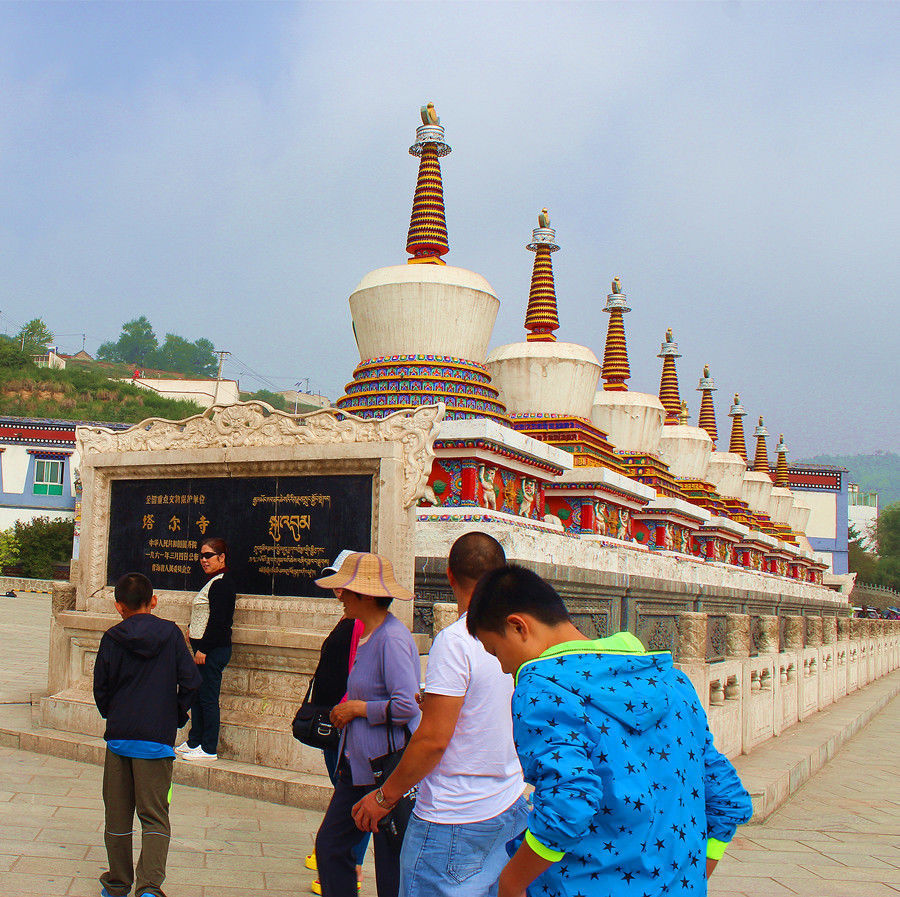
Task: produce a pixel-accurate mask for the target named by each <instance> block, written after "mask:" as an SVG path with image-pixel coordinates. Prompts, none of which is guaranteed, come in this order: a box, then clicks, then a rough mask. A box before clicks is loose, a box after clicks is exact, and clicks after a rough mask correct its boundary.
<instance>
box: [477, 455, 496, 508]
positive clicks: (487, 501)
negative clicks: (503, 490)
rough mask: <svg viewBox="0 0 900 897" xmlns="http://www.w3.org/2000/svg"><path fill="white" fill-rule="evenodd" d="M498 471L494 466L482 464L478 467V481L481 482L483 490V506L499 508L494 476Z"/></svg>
mask: <svg viewBox="0 0 900 897" xmlns="http://www.w3.org/2000/svg"><path fill="white" fill-rule="evenodd" d="M495 474H496V471H495V470H494V468H493V467H488V466H487V465H486V464H481V465H479V467H478V482H479V483H480V484H481V491H482V501H481V504H482V507H485V508H490V509H491V510H493V511H496V510H497V493H496V491H495V490H494V476H495Z"/></svg>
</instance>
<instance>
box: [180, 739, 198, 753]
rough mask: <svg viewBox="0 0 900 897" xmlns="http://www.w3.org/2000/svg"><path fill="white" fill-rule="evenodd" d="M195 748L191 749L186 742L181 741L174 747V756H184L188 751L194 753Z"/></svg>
mask: <svg viewBox="0 0 900 897" xmlns="http://www.w3.org/2000/svg"><path fill="white" fill-rule="evenodd" d="M195 750H196V748H192V747H191V746H190V745H189V744H188V743H187V742H186V741H182V742H181V744H177V745H175V753H176V754H186V753H187V752H188V751H195Z"/></svg>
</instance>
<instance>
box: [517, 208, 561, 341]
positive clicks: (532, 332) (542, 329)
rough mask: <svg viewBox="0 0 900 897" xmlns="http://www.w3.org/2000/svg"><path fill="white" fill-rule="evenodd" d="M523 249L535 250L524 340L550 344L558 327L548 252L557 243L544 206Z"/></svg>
mask: <svg viewBox="0 0 900 897" xmlns="http://www.w3.org/2000/svg"><path fill="white" fill-rule="evenodd" d="M526 248H528V249H530V250H531V251H532V252H533V253H534V268H533V269H532V271H531V290H530V291H529V293H528V311H527V312H526V313H525V329H526V330H527V331H528V336H527V337H526V339H527V340H528V342H538V343H552V342H555V341H556V335H555V334H554V333H553V331H554V330H559V316H558V314H557V311H556V284H555V282H554V280H553V262H552V261H551V260H550V253H551V252H556V250H557V249H559V246H557V244H556V231H555V230H554V229H553V228H552V227H550V213H549V212H548V211H547V210H546V209H541V213H540V215H538V226H537V227H536V228H535V229H534V230H533V231H532V232H531V242H530V243H529V244H528V246H527V247H526Z"/></svg>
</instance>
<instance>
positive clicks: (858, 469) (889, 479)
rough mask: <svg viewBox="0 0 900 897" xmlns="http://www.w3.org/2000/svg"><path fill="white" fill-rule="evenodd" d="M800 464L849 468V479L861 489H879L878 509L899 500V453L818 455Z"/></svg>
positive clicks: (867, 490)
mask: <svg viewBox="0 0 900 897" xmlns="http://www.w3.org/2000/svg"><path fill="white" fill-rule="evenodd" d="M797 463H800V464H804V463H807V464H833V465H835V466H837V467H846V468H847V470H848V471H849V475H850V482H851V483H858V484H859V491H860V492H877V493H878V509H879V510H883V509H884V508H886V507H887V506H888V505H890V504H893V503H894V502H895V501H900V455H897V454H895V453H894V452H875V453H874V454H872V455H816V457H815V458H806V459H804V460H803V461H800V462H797Z"/></svg>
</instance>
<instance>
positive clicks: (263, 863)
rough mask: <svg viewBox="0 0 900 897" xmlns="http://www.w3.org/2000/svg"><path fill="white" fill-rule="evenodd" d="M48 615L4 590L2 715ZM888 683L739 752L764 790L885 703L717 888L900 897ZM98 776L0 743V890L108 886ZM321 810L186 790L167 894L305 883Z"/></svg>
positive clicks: (176, 815) (16, 693)
mask: <svg viewBox="0 0 900 897" xmlns="http://www.w3.org/2000/svg"><path fill="white" fill-rule="evenodd" d="M49 614H50V601H49V598H47V597H46V596H44V597H40V598H28V597H22V598H19V599H5V598H0V633H2V634H3V653H2V654H0V722H3V720H4V719H5V720H6V721H7V722H8V721H10V720H12V719H14V718H19V719H20V720H21V718H22V717H23V716H25V717H30V706H29V701H30V696H31V695H32V694H36V693H38V694H39V693H43V692H44V691H45V688H46V683H45V681H44V679H45V676H46V660H45V653H46V646H47V639H46V635H47V626H48V625H49ZM888 679H890V680H893V681H892V682H891V681H887V680H882V681H881V682H879V683H876V684H875V685H873V686H870V687H869V688H868V689H866V693H868V696H867V695H866V694H863V693H860V695H859V696H858V697H857V696H852V697H851V698H848V699H845V701H843V702H841V703H840V704H839V705H837V706H836V709H835V712H834V713H829V714H819V717H822V719H821V720H818V719H816V718H814V719H816V721H815V722H809V723H804V724H802V725H801V726H799V727H795V728H794V729H793V730H790V732H788V733H785V735H784V736H782V737H781V738H780V739H776V743H775V744H773V745H772V747H771V748H766V749H762V750H761V751H758V752H754V754H752V755H751V756H750V757H744V758H740V759H739V761H738V766H739V768H740V770H741V774H742V776H743V777H744V781H745V783H746V784H747V785H748V787H750V789H751V791H754V789H755V790H760V789H763V788H765V787H766V786H767V784H768V783H769V782H770V781H771V780H772V779H773V777H777V776H779V775H781V776H782V777H783V776H784V774H785V772H784V771H785V770H787V769H789V768H796V767H797V766H798V765H799V766H801V767H802V766H803V763H804V762H806V763H808V760H804V759H803V758H805V757H808V756H809V755H810V752H811V751H812V752H813V753H815V746H816V745H818V746H819V749H820V753H822V755H823V757H824V753H825V745H826V744H828V743H833V745H836V746H837V747H839V746H840V745H839V741H840V739H838V740H837V741H835V736H834V734H833V733H834V732H835V731H841V732H844V733H846V732H848V731H850V728H848V725H849V724H848V722H847V720H849V719H856V720H859V719H864V718H866V719H867V718H868V716H866V713H868V714H869V715H871V713H872V712H874V711H873V708H875V709H877V708H878V707H880V706H882V705H886V709H884V710H883V711H882V712H881V713H879V714H877V715H876V716H874V718H873V719H872V721H871V722H870V723H869V725H867V726H866V727H865V728H863V729H861V730H860V731H859V733H858V734H857V735H855V737H853V738H852V739H850V740H849V741H847V742H846V744H845V745H844V747H843V749H842V750H840V751H839V752H838V753H837V754H836V756H835V759H833V760H832V761H831V762H830V763H828V764H827V765H826V766H824V768H822V769H821V770H820V771H819V772H818V773H817V774H815V775H814V776H813V777H812V778H811V779H810V780H809V781H808V782H807V783H806V784H805V785H803V786H802V787H800V788H799V790H797V791H796V793H795V794H794V795H793V796H792V797H791V798H789V799H788V800H787V801H786V802H785V803H783V804H782V805H781V806H780V808H778V809H776V810H775V811H774V812H773V813H772V814H771V815H770V816H769V817H768V818H767V820H766V821H765V822H763V823H761V824H751V825H747V826H744V827H743V828H742V829H741V830H739V832H738V836H737V838H736V839H735V841H734V843H733V844H732V846H731V848H730V850H729V852H728V853H727V854H726V856H725V859H724V860H723V861H722V862H721V863H720V864H719V868H718V870H717V871H716V873H715V875H714V877H713V878H712V881H711V885H710V895H711V897H741V895H748V897H769V895H771V897H778V895H791V894H798V895H806V897H814V895H815V897H857V895H865V897H882V895H894V897H897V895H900V785H898V782H897V775H896V771H897V762H896V759H895V753H894V752H895V750H896V745H897V742H898V735H900V700H898V699H896V698H894V699H893V700H892V699H891V695H893V694H895V693H896V691H897V681H898V674H897V673H894V674H893V676H892V677H888ZM879 695H880V697H879ZM873 696H874V697H873ZM854 701H855V702H856V703H855V704H854V703H853V702H854ZM854 707H855V708H856V709H854ZM860 708H862V709H860ZM0 743H2V742H0ZM810 745H812V746H813V747H810ZM834 749H836V747H835V748H834ZM798 758H800V759H799V760H798ZM791 764H793V766H791ZM100 776H101V770H100V769H99V767H97V766H93V765H89V764H85V763H79V762H77V761H74V760H63V759H59V758H56V757H48V756H43V755H40V754H34V753H30V752H28V751H24V750H20V749H18V748H16V747H13V746H6V747H3V746H0V897H63V895H96V894H99V885H98V884H97V878H98V876H99V875H100V873H101V872H102V871H103V869H104V868H105V866H104V851H103V846H102V828H103V825H102V819H103V815H102V801H101V799H100ZM320 818H321V814H320V813H317V812H315V811H310V810H301V809H297V808H293V807H285V806H280V805H278V804H272V803H266V802H263V801H257V800H252V799H250V798H245V797H236V796H232V795H227V794H219V793H215V792H210V791H206V790H203V789H196V788H189V787H186V786H176V788H175V794H174V798H173V804H172V831H173V839H172V851H171V853H170V859H169V867H168V868H169V876H168V878H167V881H166V888H167V890H168V893H169V895H170V897H262V895H269V897H279V895H287V894H304V893H309V885H310V882H311V881H312V878H313V875H312V873H310V872H308V871H307V870H306V869H305V868H304V866H303V858H304V856H305V854H306V853H308V852H309V849H310V847H311V844H312V837H313V833H314V832H315V830H316V828H317V826H318V823H319V820H320ZM365 875H366V883H365V885H364V887H363V891H362V893H363V895H374V893H375V888H374V870H373V868H372V866H371V852H370V855H369V858H368V860H367V867H366V871H365Z"/></svg>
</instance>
